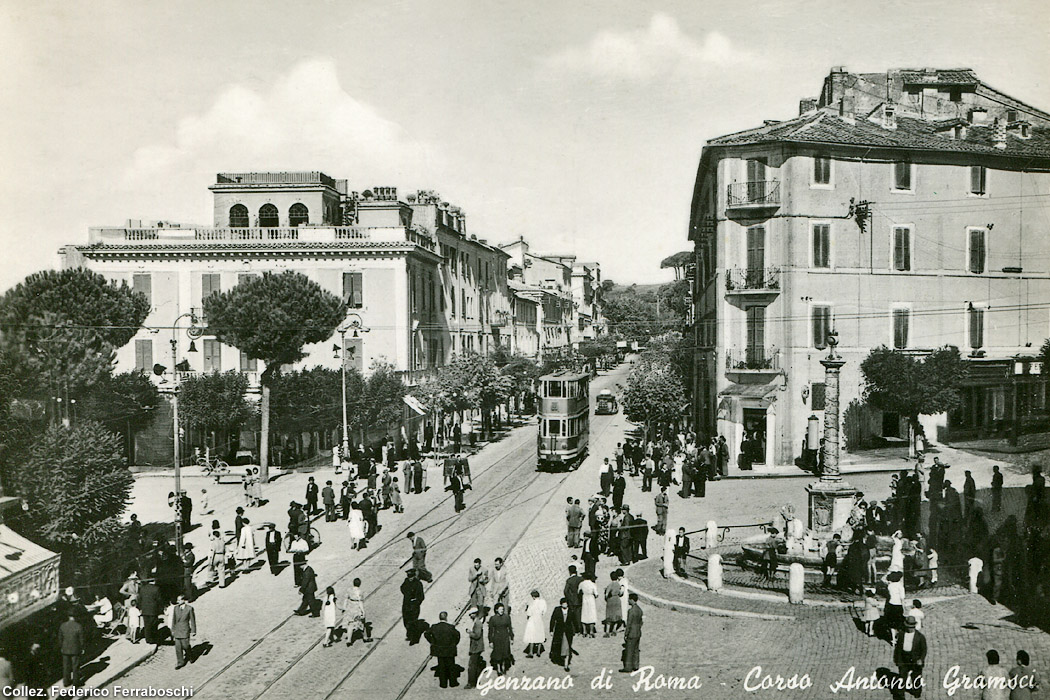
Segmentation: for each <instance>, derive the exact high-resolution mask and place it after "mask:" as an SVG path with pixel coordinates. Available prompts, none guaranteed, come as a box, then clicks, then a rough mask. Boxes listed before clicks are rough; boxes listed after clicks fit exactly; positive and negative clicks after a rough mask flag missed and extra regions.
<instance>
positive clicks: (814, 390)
mask: <svg viewBox="0 0 1050 700" xmlns="http://www.w3.org/2000/svg"><path fill="white" fill-rule="evenodd" d="M810 386H811V389H810V392H811V395H812V401H813V403H812V409H813V410H814V411H823V410H824V397H825V393H824V392H825V389H826V386H825V384H824V382H820V383H814V384H812V385H810Z"/></svg>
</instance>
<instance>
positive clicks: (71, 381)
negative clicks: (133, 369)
mask: <svg viewBox="0 0 1050 700" xmlns="http://www.w3.org/2000/svg"><path fill="white" fill-rule="evenodd" d="M148 313H149V301H148V300H147V299H146V298H145V296H143V295H142V294H137V293H135V292H133V291H132V290H131V288H130V287H128V285H127V283H126V282H122V283H121V284H120V285H119V286H118V285H116V284H114V283H113V282H110V281H109V280H107V279H106V278H105V277H103V276H102V275H100V274H98V273H96V272H92V271H91V270H87V269H84V268H77V269H68V270H45V271H42V272H35V273H33V274H32V275H29V276H28V277H26V278H25V280H24V281H22V282H20V283H19V284H17V285H15V286H14V287H12V288H11V289H9V290H8V291H7V292H6V293H5V294H4V295H3V297H0V337H2V339H3V343H4V345H5V347H6V348H7V350H8V352H11V353H12V354H13V358H12V360H11V361H13V362H16V363H17V364H18V373H19V374H22V375H24V376H26V377H30V378H32V381H31V382H29V384H28V385H27V388H28V390H29V393H30V394H31V396H32V397H41V396H46V395H48V392H49V386H48V385H49V381H48V380H50V381H57V379H56V378H60V379H61V381H63V382H64V383H68V386H69V388H70V389H71V390H72V393H76V391H77V390H78V388H79V387H83V386H89V385H91V384H93V383H94V382H95V381H97V380H98V379H99V377H101V376H103V375H105V374H108V373H109V372H110V371H111V369H112V367H113V359H114V352H115V350H116V349H117V348H119V347H121V346H123V345H126V344H127V343H128V341H130V340H131V338H132V337H133V336H134V335H135V333H136V332H137V331H138V329H139V328H140V327H141V326H142V322H143V321H144V320H145V318H146V316H147V314H148ZM23 398H28V397H23Z"/></svg>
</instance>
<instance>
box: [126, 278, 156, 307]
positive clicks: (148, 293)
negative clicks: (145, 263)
mask: <svg viewBox="0 0 1050 700" xmlns="http://www.w3.org/2000/svg"><path fill="white" fill-rule="evenodd" d="M131 288H132V290H133V291H136V292H138V293H139V294H143V295H145V297H146V301H147V302H149V304H150V306H152V305H153V278H152V277H151V276H150V273H148V272H146V273H141V274H138V273H137V274H134V275H132V277H131Z"/></svg>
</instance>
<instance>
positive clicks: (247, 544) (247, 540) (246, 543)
mask: <svg viewBox="0 0 1050 700" xmlns="http://www.w3.org/2000/svg"><path fill="white" fill-rule="evenodd" d="M255 554H256V551H255V528H253V527H252V526H251V524H250V523H249V522H248V518H245V519H244V527H242V528H241V537H240V539H239V540H238V541H237V564H238V568H241V569H248V568H249V567H251V565H252V562H253V561H255Z"/></svg>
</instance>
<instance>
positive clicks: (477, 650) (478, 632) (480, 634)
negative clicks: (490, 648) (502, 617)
mask: <svg viewBox="0 0 1050 700" xmlns="http://www.w3.org/2000/svg"><path fill="white" fill-rule="evenodd" d="M469 615H470V619H471V620H473V623H472V624H471V626H470V632H469V633H467V636H468V637H469V638H470V649H468V650H467V657H468V661H467V685H466V689H467V690H472V689H474V688H476V687H477V685H478V677H479V676H481V671H482V669H484V668H485V662H484V661H483V660H482V657H483V655H484V654H485V618H484V616H483V615H482V614H481V611H480V610H478V609H477V608H471V610H470V613H469Z"/></svg>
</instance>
